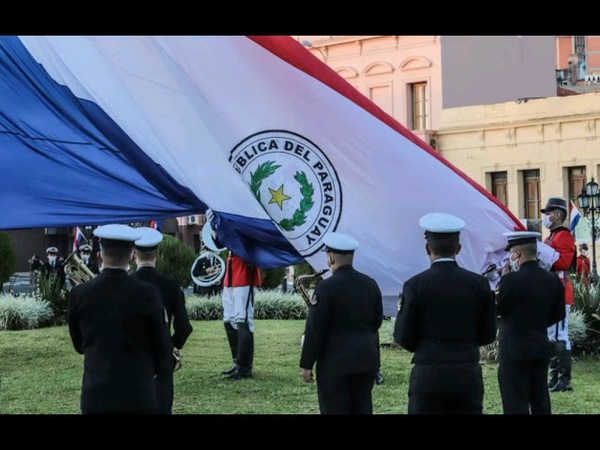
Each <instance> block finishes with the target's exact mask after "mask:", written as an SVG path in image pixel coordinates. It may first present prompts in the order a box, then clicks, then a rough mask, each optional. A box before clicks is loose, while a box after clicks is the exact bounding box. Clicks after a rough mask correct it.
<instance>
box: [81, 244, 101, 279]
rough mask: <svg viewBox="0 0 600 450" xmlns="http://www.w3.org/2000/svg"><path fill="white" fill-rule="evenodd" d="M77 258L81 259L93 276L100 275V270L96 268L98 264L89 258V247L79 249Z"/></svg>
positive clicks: (90, 247) (90, 252)
mask: <svg viewBox="0 0 600 450" xmlns="http://www.w3.org/2000/svg"><path fill="white" fill-rule="evenodd" d="M79 256H80V257H81V261H82V262H83V263H84V264H85V265H86V267H87V268H88V269H90V270H91V271H92V273H93V274H95V275H98V274H99V273H100V268H99V267H98V264H97V263H96V261H94V260H93V259H92V258H91V256H92V246H91V245H87V244H85V245H82V246H81V247H79Z"/></svg>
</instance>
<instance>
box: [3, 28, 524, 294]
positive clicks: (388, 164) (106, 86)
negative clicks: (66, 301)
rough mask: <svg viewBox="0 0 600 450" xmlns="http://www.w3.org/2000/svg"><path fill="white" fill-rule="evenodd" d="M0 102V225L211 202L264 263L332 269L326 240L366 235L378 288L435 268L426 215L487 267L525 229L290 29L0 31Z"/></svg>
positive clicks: (163, 214) (474, 262)
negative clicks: (444, 224)
mask: <svg viewBox="0 0 600 450" xmlns="http://www.w3.org/2000/svg"><path fill="white" fill-rule="evenodd" d="M0 98H2V102H0V162H1V167H2V168H3V176H2V177H0V192H2V196H1V198H0V209H1V210H2V211H3V214H2V215H1V216H0V229H13V228H33V227H44V226H74V225H76V224H80V223H89V224H106V223H110V222H122V223H128V222H135V221H143V220H159V219H164V218H168V217H176V216H184V215H191V214H198V213H203V212H205V211H206V209H207V208H208V207H210V208H211V209H212V210H213V211H214V212H215V222H216V225H217V233H218V235H219V239H220V240H221V242H223V243H224V244H225V245H227V247H229V248H230V249H232V250H233V251H234V252H236V253H238V254H240V255H241V256H242V257H244V258H246V259H247V260H248V261H250V262H253V263H255V264H257V265H259V266H261V267H265V268H266V267H279V266H283V265H287V264H294V263H298V262H301V261H303V260H306V261H308V262H309V263H310V264H311V265H312V266H313V267H314V268H315V269H322V268H324V267H325V256H324V254H323V253H322V252H320V250H321V249H322V248H323V244H322V237H323V235H324V234H325V233H327V232H328V231H332V230H337V231H341V232H345V233H348V234H351V235H353V236H355V237H356V238H357V239H358V241H359V242H360V248H359V250H358V251H357V254H356V259H355V266H356V268H357V269H358V270H361V271H364V272H366V273H368V274H369V275H371V276H373V277H374V278H375V279H376V280H377V281H378V283H379V285H380V287H381V289H382V292H383V293H384V295H397V294H398V292H399V291H400V290H401V288H402V285H403V283H404V281H406V280H407V279H408V278H409V277H410V276H412V275H414V274H416V273H417V272H419V271H421V270H423V269H425V268H427V267H428V266H429V259H428V257H427V255H426V254H425V249H424V237H423V230H422V229H420V228H419V225H418V221H419V218H420V217H421V216H422V215H424V214H426V213H429V212H436V211H437V212H445V213H451V214H455V215H458V216H460V217H461V218H462V219H464V220H465V222H466V223H467V227H466V229H465V230H464V231H463V232H462V237H461V240H462V251H461V252H460V254H459V256H458V262H459V264H460V265H462V266H463V267H466V268H468V269H471V270H473V271H476V272H479V271H483V270H485V269H486V267H487V265H488V264H489V263H490V262H491V261H496V260H498V259H499V258H500V257H503V256H504V252H503V249H504V247H505V245H506V242H505V237H504V236H503V235H502V233H503V232H505V231H513V230H522V229H524V228H523V225H522V224H521V222H520V221H519V220H518V219H517V218H516V217H515V216H514V215H512V214H511V213H510V212H509V210H508V209H507V208H505V207H504V206H503V205H502V204H500V203H499V202H498V201H497V200H496V199H495V198H494V197H493V196H491V195H490V194H489V193H488V192H487V191H486V190H485V189H484V188H483V187H481V186H480V185H479V184H477V183H475V182H474V181H473V180H471V179H470V178H469V177H467V176H466V175H465V174H464V173H462V172H461V171H460V170H459V169H457V168H456V167H454V166H453V165H452V164H450V163H449V162H448V161H446V160H445V159H444V158H442V157H441V156H440V155H439V154H438V153H437V152H436V151H435V150H433V149H432V148H430V147H429V146H428V145H427V144H426V143H424V142H423V141H422V140H420V139H419V138H417V137H416V136H415V135H414V134H412V133H411V132H410V131H408V130H407V129H406V128H404V127H403V126H402V125H401V124H400V123H398V122H397V121H396V120H394V119H393V118H392V117H391V116H389V115H388V114H386V113H385V112H384V111H382V110H381V109H380V108H378V107H377V106H376V105H375V104H374V103H373V102H371V101H370V100H369V99H368V98H366V97H365V96H363V95H362V94H360V93H359V92H358V91H357V90H356V89H355V88H354V87H352V86H351V85H350V84H349V83H348V82H346V81H345V80H344V79H343V78H342V77H341V76H339V75H338V74H337V73H336V72H335V71H334V70H333V69H331V68H329V67H328V66H327V65H325V64H324V63H323V62H321V61H320V60H319V59H318V58H316V57H314V56H313V55H312V54H311V53H310V52H309V51H307V50H306V49H305V48H304V47H303V46H302V45H301V44H300V43H298V42H297V41H295V40H294V39H293V38H291V37H288V36H189V37H185V36H166V37H151V36H100V37H92V36H45V37H44V36H26V37H16V36H12V37H11V36H5V37H0ZM24 172H27V173H28V176H27V177H23V176H22V174H23V173H24ZM497 262H498V263H499V260H498V261H497Z"/></svg>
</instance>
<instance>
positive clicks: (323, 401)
mask: <svg viewBox="0 0 600 450" xmlns="http://www.w3.org/2000/svg"><path fill="white" fill-rule="evenodd" d="M315 299H316V305H314V306H312V307H311V308H310V310H309V314H308V318H307V321H306V329H305V334H304V344H303V346H302V355H301V358H300V367H302V368H304V369H312V367H313V365H315V363H316V366H315V368H316V380H317V389H318V395H319V407H320V410H321V413H322V414H341V413H362V414H371V413H372V412H373V404H372V398H371V392H372V389H373V385H374V382H375V375H376V374H377V372H378V371H379V367H380V355H379V327H380V326H381V323H382V321H383V302H382V296H381V291H380V290H379V287H378V286H377V283H376V282H375V280H373V279H372V278H371V277H369V276H367V275H365V274H363V273H360V272H358V271H357V270H355V269H354V268H353V267H352V266H350V265H347V266H341V267H339V268H338V269H337V270H336V271H335V272H334V273H333V275H332V276H331V277H330V278H328V279H326V280H323V281H322V282H321V283H319V285H318V286H317V288H316V290H315Z"/></svg>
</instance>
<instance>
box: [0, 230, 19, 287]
mask: <svg viewBox="0 0 600 450" xmlns="http://www.w3.org/2000/svg"><path fill="white" fill-rule="evenodd" d="M15 270H17V254H16V252H15V249H14V247H13V245H12V239H11V237H10V234H8V233H7V232H6V231H0V292H2V285H3V284H4V283H5V282H6V281H8V280H9V279H10V277H11V275H12V274H13V273H15Z"/></svg>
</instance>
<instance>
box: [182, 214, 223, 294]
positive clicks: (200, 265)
mask: <svg viewBox="0 0 600 450" xmlns="http://www.w3.org/2000/svg"><path fill="white" fill-rule="evenodd" d="M223 250H226V249H225V247H222V248H219V247H217V244H216V243H215V241H214V239H213V237H212V228H211V226H210V223H209V222H206V223H205V224H204V226H203V227H202V246H201V250H200V255H199V256H198V258H196V261H194V264H192V268H191V270H190V274H191V276H192V281H193V282H194V283H195V284H197V285H198V286H201V287H210V286H214V285H216V284H219V283H220V282H221V280H222V279H223V277H224V276H225V269H226V266H225V261H223V258H221V257H220V256H219V253H220V252H222V251H223Z"/></svg>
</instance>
